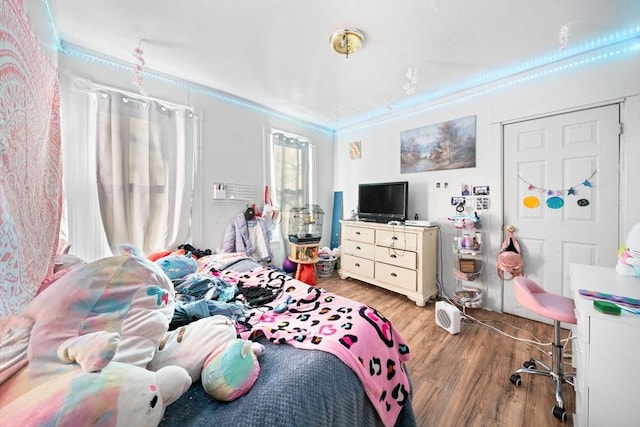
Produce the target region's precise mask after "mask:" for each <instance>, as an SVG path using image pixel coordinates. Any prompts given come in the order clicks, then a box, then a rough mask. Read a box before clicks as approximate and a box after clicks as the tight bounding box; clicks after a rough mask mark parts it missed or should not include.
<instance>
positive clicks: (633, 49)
mask: <svg viewBox="0 0 640 427" xmlns="http://www.w3.org/2000/svg"><path fill="white" fill-rule="evenodd" d="M639 52H640V42H638V43H634V44H632V45H631V46H626V47H615V46H614V47H613V48H612V50H611V51H609V52H606V53H600V54H597V55H593V56H590V57H589V58H586V59H580V60H577V61H574V62H571V63H568V64H564V65H559V66H557V67H554V68H550V69H548V70H544V71H539V72H536V73H533V74H529V75H526V76H523V77H519V78H516V79H513V80H510V81H507V82H504V83H498V84H495V85H493V86H491V87H489V88H486V89H482V90H479V91H477V92H474V93H471V94H468V95H464V96H461V97H459V98H455V99H452V100H449V101H444V102H440V103H436V104H433V105H430V106H428V107H425V108H420V109H418V110H414V111H411V112H408V113H404V114H398V115H396V116H393V117H389V118H387V119H382V120H377V121H375V122H372V123H367V124H363V125H361V126H357V125H356V124H357V123H362V122H363V121H365V119H361V120H355V121H354V122H353V124H352V125H351V126H352V127H349V126H344V127H342V128H340V129H337V131H340V132H341V133H350V132H353V131H356V130H361V129H366V128H370V127H375V126H380V125H382V124H385V123H389V122H393V121H396V120H399V119H404V118H407V117H411V116H415V115H418V114H423V113H426V112H428V111H433V110H438V109H440V108H444V107H447V106H450V105H454V104H459V103H462V102H467V101H469V100H470V99H472V98H477V97H479V96H482V95H486V94H488V93H491V92H495V91H498V90H502V89H506V88H509V87H511V86H514V85H517V84H519V83H522V82H525V81H530V80H534V79H537V78H540V77H546V76H549V75H551V74H556V73H559V72H563V71H567V70H570V69H575V68H578V67H582V66H585V65H588V64H592V63H594V62H600V61H604V60H606V59H611V58H615V57H620V56H625V55H633V54H638V53H639ZM381 115H382V114H378V115H377V116H372V117H370V118H369V119H366V120H373V119H375V118H376V117H380V116H381ZM347 128H348V129H347Z"/></svg>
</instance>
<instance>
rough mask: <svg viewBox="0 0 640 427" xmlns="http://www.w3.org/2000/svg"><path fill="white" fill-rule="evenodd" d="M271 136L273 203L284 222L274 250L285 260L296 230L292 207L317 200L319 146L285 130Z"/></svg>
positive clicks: (277, 230)
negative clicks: (316, 161)
mask: <svg viewBox="0 0 640 427" xmlns="http://www.w3.org/2000/svg"><path fill="white" fill-rule="evenodd" d="M269 137H270V140H269V153H268V155H269V177H268V182H269V185H270V190H271V197H272V200H273V203H274V204H275V205H277V206H278V207H279V208H280V210H281V214H282V222H281V223H279V224H276V225H275V227H274V228H275V229H274V232H273V234H272V240H273V241H274V243H276V245H272V250H273V252H274V258H276V257H277V258H282V259H284V258H285V257H286V256H287V253H288V250H289V244H288V235H289V234H291V233H293V232H294V231H292V230H289V219H290V214H291V211H292V209H293V208H300V207H302V206H304V205H305V204H307V203H309V204H313V203H315V202H314V200H315V149H314V145H313V143H312V142H311V141H309V140H307V139H305V138H302V137H298V136H295V135H291V134H286V133H284V132H280V131H276V130H272V131H271V132H270V135H269ZM274 246H280V248H281V249H280V250H279V251H277V250H276V248H275V247H274ZM277 252H280V253H279V254H278V253H277ZM278 255H279V256H278Z"/></svg>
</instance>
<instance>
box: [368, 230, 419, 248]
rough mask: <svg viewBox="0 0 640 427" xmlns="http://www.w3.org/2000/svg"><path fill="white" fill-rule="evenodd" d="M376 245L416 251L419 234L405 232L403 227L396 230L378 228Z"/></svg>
mask: <svg viewBox="0 0 640 427" xmlns="http://www.w3.org/2000/svg"><path fill="white" fill-rule="evenodd" d="M376 245H379V246H389V247H393V248H398V249H404V250H408V251H416V250H418V235H417V234H416V233H409V232H405V231H403V230H402V228H400V229H397V230H395V231H390V230H378V232H377V233H376Z"/></svg>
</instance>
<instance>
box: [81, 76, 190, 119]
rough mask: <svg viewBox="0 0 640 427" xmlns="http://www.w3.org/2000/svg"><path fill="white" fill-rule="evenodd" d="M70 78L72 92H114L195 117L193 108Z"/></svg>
mask: <svg viewBox="0 0 640 427" xmlns="http://www.w3.org/2000/svg"><path fill="white" fill-rule="evenodd" d="M71 78H72V79H73V82H72V87H73V90H77V91H80V92H91V93H97V92H100V91H115V92H119V93H121V94H122V95H124V96H126V97H128V98H131V99H132V100H134V101H154V102H157V103H159V104H160V105H162V106H164V107H167V108H171V109H185V110H189V111H191V112H192V113H193V114H194V115H195V116H196V117H197V114H196V111H195V108H194V107H190V106H187V105H181V104H176V103H175V102H170V101H166V100H164V99H158V98H153V97H150V96H146V95H140V94H137V93H135V92H129V91H127V90H124V89H120V88H116V87H112V86H106V85H103V84H99V83H94V82H92V81H91V80H89V79H86V78H84V77H78V76H71Z"/></svg>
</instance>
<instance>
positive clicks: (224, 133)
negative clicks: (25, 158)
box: [60, 54, 334, 250]
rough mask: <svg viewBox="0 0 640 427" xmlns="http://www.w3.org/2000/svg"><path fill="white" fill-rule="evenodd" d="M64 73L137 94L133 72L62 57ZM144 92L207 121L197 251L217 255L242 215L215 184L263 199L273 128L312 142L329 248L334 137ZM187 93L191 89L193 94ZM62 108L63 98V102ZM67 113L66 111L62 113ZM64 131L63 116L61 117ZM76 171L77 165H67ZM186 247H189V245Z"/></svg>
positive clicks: (177, 89) (177, 94)
mask: <svg viewBox="0 0 640 427" xmlns="http://www.w3.org/2000/svg"><path fill="white" fill-rule="evenodd" d="M60 70H61V74H62V75H64V76H66V75H67V74H73V75H76V76H80V77H84V78H88V79H90V80H92V81H93V82H95V83H99V84H103V85H108V86H113V87H116V88H120V89H123V90H126V91H130V92H136V88H135V87H134V86H133V84H132V75H131V72H129V71H127V70H122V69H120V68H116V67H113V66H109V65H104V64H101V63H98V62H96V61H91V60H88V59H84V58H80V57H76V56H70V55H66V54H60ZM144 86H145V89H147V91H148V92H149V96H152V97H153V98H158V99H163V100H166V101H171V102H174V103H177V104H182V105H188V106H193V107H195V108H196V110H197V111H198V112H199V114H200V115H201V117H202V118H203V127H202V146H201V150H200V154H199V156H198V174H197V177H196V185H197V188H196V193H195V200H194V205H193V226H194V230H193V241H192V242H191V243H192V244H193V245H194V246H195V247H197V248H200V249H206V248H209V249H212V250H215V249H217V248H218V247H220V244H221V239H222V233H223V231H224V228H225V227H226V225H227V224H228V222H229V220H230V219H231V218H232V217H233V216H235V215H237V214H238V213H240V212H242V211H243V210H244V206H245V200H241V201H239V202H228V201H224V202H219V201H216V202H214V201H213V183H214V182H228V183H235V184H242V185H248V186H255V188H256V195H255V198H254V201H255V202H256V203H257V204H260V203H261V202H262V198H263V188H264V184H265V182H264V179H263V176H264V174H263V163H264V162H263V133H264V129H268V128H270V127H273V128H276V129H280V130H283V131H286V132H290V133H294V134H297V135H301V136H304V137H307V138H309V139H310V140H312V141H314V142H315V143H316V146H317V153H318V172H319V176H318V177H317V178H318V203H319V204H320V205H321V206H322V207H323V208H324V210H325V212H328V214H329V215H327V216H325V221H324V228H323V238H322V241H321V245H327V246H328V245H329V241H330V233H331V223H330V213H331V209H332V203H333V176H334V174H333V158H334V155H333V135H331V134H329V133H326V132H322V131H318V130H314V129H311V128H310V127H307V126H306V125H302V124H299V123H297V122H295V121H293V120H288V119H285V118H282V117H278V116H277V115H273V114H269V113H266V112H264V111H259V110H256V109H250V108H246V107H242V106H239V105H236V104H233V103H228V102H225V101H223V100H220V99H218V98H217V97H214V96H211V95H207V94H204V93H201V92H198V91H197V90H193V87H195V85H193V84H190V83H187V84H166V83H164V82H162V81H160V80H158V79H153V78H148V77H147V78H145V80H144ZM188 88H191V90H189V89H188ZM61 102H62V103H64V97H63V98H62V100H61ZM62 110H63V111H64V108H63V109H62ZM61 120H62V126H63V127H64V123H65V117H62V118H61ZM66 167H67V168H71V169H72V168H73V165H66ZM185 243H186V242H185Z"/></svg>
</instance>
